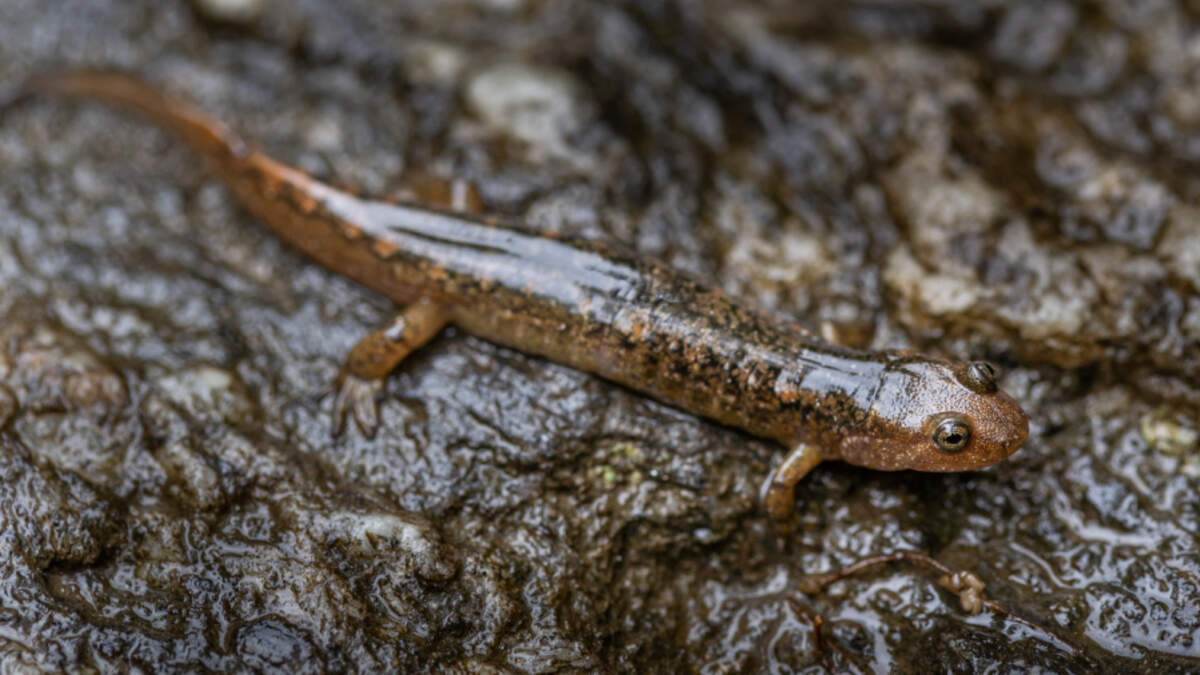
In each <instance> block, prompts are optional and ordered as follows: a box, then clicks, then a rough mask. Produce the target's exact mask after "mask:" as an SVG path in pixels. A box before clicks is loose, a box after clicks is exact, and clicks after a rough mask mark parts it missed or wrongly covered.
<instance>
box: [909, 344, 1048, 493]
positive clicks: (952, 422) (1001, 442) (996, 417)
mask: <svg viewBox="0 0 1200 675" xmlns="http://www.w3.org/2000/svg"><path fill="white" fill-rule="evenodd" d="M974 365H975V364H968V365H967V366H965V367H964V370H967V371H969V370H970V369H971V368H972V367H973V366H974ZM993 372H994V371H993ZM969 378H970V376H965V377H960V379H959V381H960V382H961V383H962V384H963V386H964V388H966V389H968V390H970V394H966V393H965V392H964V395H962V396H960V397H959V398H958V400H957V401H956V403H957V405H956V406H955V407H956V408H958V409H957V410H951V411H947V412H939V413H935V414H932V415H930V416H928V417H927V418H926V420H925V423H924V424H923V425H921V426H922V432H923V434H924V436H925V440H924V443H925V444H926V445H927V447H930V448H932V449H934V450H935V451H936V452H935V453H934V452H924V453H922V454H923V455H924V458H925V462H923V463H925V464H927V466H922V467H914V468H921V469H923V470H926V471H965V470H969V469H980V468H983V467H985V466H990V465H992V464H995V463H996V462H999V461H1000V460H1002V459H1004V458H1006V457H1008V456H1009V455H1011V454H1012V453H1014V452H1016V451H1017V449H1018V448H1020V447H1021V445H1022V444H1024V443H1025V439H1026V438H1027V437H1028V436H1029V418H1028V417H1026V415H1025V412H1024V411H1023V410H1021V407H1020V406H1019V405H1017V402H1016V401H1014V400H1013V399H1012V397H1010V396H1009V395H1008V394H1006V393H1004V392H1003V391H1000V389H999V387H997V386H996V385H995V383H994V380H993V381H992V384H991V385H990V386H988V387H987V389H985V390H983V391H981V389H983V387H977V386H972V385H978V384H979V382H980V381H979V380H976V381H974V382H971V383H970V384H968V382H966V381H964V380H968V379H969ZM989 379H990V378H989Z"/></svg>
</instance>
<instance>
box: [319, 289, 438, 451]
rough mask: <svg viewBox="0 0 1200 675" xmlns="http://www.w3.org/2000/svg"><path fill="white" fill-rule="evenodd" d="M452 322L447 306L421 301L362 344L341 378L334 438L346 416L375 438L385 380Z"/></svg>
mask: <svg viewBox="0 0 1200 675" xmlns="http://www.w3.org/2000/svg"><path fill="white" fill-rule="evenodd" d="M449 320H450V312H449V310H448V308H447V307H446V306H445V305H441V304H438V303H435V302H432V301H430V300H428V299H422V300H418V301H417V302H414V303H413V304H411V305H409V306H408V307H405V308H404V311H402V312H401V313H400V314H399V315H398V316H397V317H396V318H395V319H393V320H392V321H390V322H388V324H387V325H385V326H383V327H382V328H379V329H378V330H375V331H372V332H370V333H368V334H367V335H366V337H364V338H363V339H362V340H359V342H358V344H356V345H354V349H352V350H350V355H349V356H347V357H346V363H345V364H344V365H343V366H342V372H341V374H340V375H339V376H338V384H337V397H336V398H335V399H334V402H333V430H334V434H340V433H341V432H342V430H343V429H344V428H345V426H346V414H347V413H351V414H353V415H354V421H355V423H357V424H358V428H359V430H361V431H362V432H363V433H364V434H365V435H367V436H374V435H375V430H376V428H378V426H379V407H378V406H379V396H380V394H381V393H382V392H383V380H384V378H385V377H387V375H388V373H390V372H392V369H394V368H395V367H396V366H397V365H398V364H399V363H400V362H401V361H403V360H404V358H405V357H407V356H408V355H409V354H411V353H412V352H413V351H414V350H416V349H417V348H418V347H420V346H421V345H423V344H425V343H426V342H429V340H431V339H432V338H433V336H434V335H437V333H438V331H440V330H442V328H444V327H445V325H446V324H447V323H448V322H449Z"/></svg>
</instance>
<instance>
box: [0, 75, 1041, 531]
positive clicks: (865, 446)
mask: <svg viewBox="0 0 1200 675" xmlns="http://www.w3.org/2000/svg"><path fill="white" fill-rule="evenodd" d="M34 94H57V95H65V96H75V97H83V98H90V99H99V100H103V101H106V102H109V103H112V104H117V105H119V106H122V107H125V108H131V109H134V110H137V111H140V112H142V113H144V114H146V115H148V116H149V117H150V118H151V119H153V120H155V121H156V122H158V123H159V124H161V125H162V126H164V127H166V128H167V129H169V130H171V131H173V132H175V133H176V134H177V135H178V136H179V137H181V138H182V139H183V141H185V142H186V143H187V144H188V145H189V146H190V147H191V148H192V149H193V150H194V151H195V152H196V153H198V154H199V155H200V156H201V157H203V158H204V159H205V160H206V162H207V164H208V166H209V167H210V168H211V170H212V171H213V172H214V173H215V174H216V175H217V176H218V177H219V178H220V179H221V180H222V181H223V182H224V184H225V185H226V186H227V187H228V189H229V191H230V192H231V193H232V195H233V196H234V198H236V200H237V201H238V202H240V204H241V205H242V206H243V207H244V208H245V209H246V210H247V211H249V213H250V214H252V215H253V216H255V217H256V218H257V219H259V220H260V221H262V222H263V223H265V224H266V225H267V227H269V228H270V229H271V230H272V231H273V232H274V233H275V235H277V236H278V237H280V238H281V239H283V240H285V241H286V242H288V243H289V244H291V245H292V246H294V247H296V248H298V249H299V250H301V251H303V252H304V253H306V254H307V255H308V256H309V257H311V258H312V259H313V260H315V261H316V262H318V263H320V264H321V265H323V266H325V267H327V268H328V269H330V270H332V271H333V272H336V273H338V274H341V275H343V276H346V277H348V278H350V279H353V280H354V281H356V282H358V283H360V284H362V285H363V286H366V287H367V288H370V289H372V290H374V291H377V292H379V293H382V294H384V295H386V296H387V297H389V298H391V299H392V300H393V301H395V302H396V303H399V304H401V305H403V309H402V310H401V311H400V312H399V313H398V315H397V316H396V318H395V319H394V320H391V321H389V322H388V323H387V324H386V325H384V326H382V327H380V328H379V329H378V330H375V331H373V332H371V333H370V334H368V335H367V336H366V337H364V338H363V339H362V341H361V342H359V343H358V344H357V345H356V346H355V347H354V348H353V349H352V350H351V352H350V354H349V356H348V357H347V359H346V361H345V363H344V365H343V367H342V369H341V374H340V376H339V381H338V383H337V388H336V395H335V398H334V402H333V406H332V408H333V415H332V417H333V420H332V428H333V430H334V433H340V432H341V430H342V428H343V426H344V424H345V420H346V418H347V416H348V415H350V416H352V417H353V418H354V420H355V422H356V424H357V426H358V427H359V428H360V430H361V431H362V432H363V433H365V434H367V435H372V434H373V433H374V430H375V428H376V426H377V424H378V413H377V404H378V399H379V397H380V395H381V391H382V390H381V383H382V382H383V379H384V378H385V377H386V376H387V374H388V373H389V372H390V371H392V369H393V368H395V367H396V366H397V364H399V363H400V362H401V361H402V360H403V359H404V358H405V357H406V356H408V355H409V354H410V353H412V352H413V351H414V350H415V349H417V348H419V347H420V346H421V345H423V344H424V343H426V342H427V341H429V340H430V339H432V338H433V337H434V336H435V335H436V334H437V333H438V332H439V331H441V329H442V328H443V327H444V326H446V325H447V324H453V325H455V326H457V327H459V328H460V329H462V330H464V331H466V332H468V333H471V334H474V335H476V336H479V337H481V338H483V339H486V340H489V341H491V342H494V343H496V344H499V345H503V346H506V347H510V348H513V349H516V350H519V351H522V352H526V353H529V354H533V355H536V356H539V357H544V358H546V359H549V360H551V361H555V362H558V363H562V364H566V365H568V366H570V367H573V368H577V369H580V370H584V371H588V372H590V373H594V374H596V375H599V376H601V377H604V378H607V379H608V380H611V381H613V382H617V383H619V384H621V385H624V386H626V387H629V388H631V389H633V390H636V391H638V392H642V393H643V394H646V395H649V396H651V397H653V398H655V399H657V400H659V401H662V402H664V403H666V404H669V405H672V406H675V407H678V408H680V409H682V410H685V411H688V412H690V413H693V414H695V415H699V416H702V417H706V418H709V419H712V420H715V421H717V422H720V423H722V424H725V425H730V426H733V427H738V428H740V429H743V430H745V431H747V432H749V433H751V434H754V435H756V436H759V437H763V438H767V439H772V440H774V441H777V442H779V443H781V444H783V445H784V446H785V447H786V448H787V449H788V453H787V454H786V455H785V456H784V458H783V460H782V461H781V462H780V463H779V464H778V466H777V467H776V468H775V469H774V470H773V471H772V472H771V473H770V475H769V476H768V477H767V479H766V481H765V483H764V487H763V495H762V499H763V503H764V506H765V509H766V511H767V512H768V513H769V514H770V515H771V516H772V517H773V518H775V519H777V520H783V519H786V518H788V516H789V515H790V514H791V513H792V511H793V509H794V501H795V495H794V488H795V485H796V484H797V482H799V481H800V480H801V479H802V478H803V477H804V476H805V475H806V474H807V473H809V472H810V471H811V470H812V469H813V468H814V467H816V466H817V465H818V464H820V463H821V462H824V461H829V460H842V461H845V462H849V463H851V464H855V465H858V466H862V467H867V468H870V469H879V470H886V471H892V470H901V469H913V470H917V471H936V472H950V471H964V470H971V469H978V468H982V467H986V466H989V465H991V464H994V463H996V462H998V461H1000V460H1002V459H1004V458H1006V457H1008V456H1009V455H1011V454H1012V453H1013V452H1015V451H1016V450H1017V449H1018V448H1019V447H1020V446H1021V445H1022V444H1023V443H1024V442H1025V439H1026V437H1027V435H1028V428H1029V427H1028V419H1027V417H1026V415H1025V413H1024V412H1023V411H1022V410H1021V408H1020V406H1019V405H1018V404H1017V402H1016V401H1015V400H1013V398H1012V397H1010V396H1008V395H1007V394H1006V393H1004V392H1003V391H1001V390H1000V389H999V386H998V384H997V373H996V371H995V370H994V369H993V368H992V367H991V366H990V365H988V364H987V363H985V362H980V361H975V362H952V361H947V360H942V359H937V358H928V357H925V356H921V355H918V354H915V353H910V352H906V351H876V352H869V351H859V350H853V349H849V348H845V347H841V346H837V345H834V344H829V343H827V342H825V341H822V340H820V339H818V338H817V337H816V336H814V335H813V334H812V333H810V332H808V331H806V330H804V329H803V328H800V327H799V326H797V325H795V324H793V323H790V322H788V321H784V320H781V319H779V318H776V317H773V316H770V315H768V314H766V313H764V312H762V311H759V310H757V309H753V308H750V307H747V306H746V305H744V304H739V303H737V302H735V301H734V300H732V299H731V298H730V297H728V296H727V295H726V294H725V293H723V292H721V291H720V290H717V289H714V288H710V287H707V286H705V285H703V284H701V283H699V282H697V281H696V280H695V279H693V278H691V277H689V276H687V275H685V274H682V273H680V272H678V271H676V270H674V269H672V268H670V267H668V266H666V265H664V264H662V263H660V262H657V261H655V260H651V259H647V258H645V257H639V256H638V255H636V254H634V253H632V252H630V251H629V250H627V249H626V248H624V247H623V246H621V245H619V244H617V243H613V242H604V241H594V240H583V239H578V238H573V237H569V236H562V235H558V234H554V233H548V232H533V231H531V230H530V229H528V228H523V227H517V226H514V225H512V224H508V225H506V224H504V223H501V222H499V221H498V220H496V219H492V218H482V217H477V216H476V215H473V214H470V213H467V212H465V211H461V210H451V209H445V208H434V207H432V206H429V205H419V204H416V203H403V202H399V201H379V200H372V199H367V198H364V197H361V196H359V195H357V194H354V193H352V192H350V191H347V190H343V189H338V188H335V187H332V186H330V185H327V184H325V183H322V182H320V181H318V180H317V179H315V178H313V177H311V176H309V175H307V174H305V173H303V172H301V171H299V170H297V169H295V168H292V167H289V166H286V165H284V164H282V163H280V162H278V161H276V160H274V159H272V158H270V157H268V156H267V155H265V154H263V153H262V152H260V151H259V150H257V149H256V148H255V147H254V146H253V145H252V144H250V143H248V142H246V141H245V140H243V139H242V138H241V137H240V136H238V135H237V134H236V133H234V132H233V131H232V130H231V129H229V128H228V127H226V126H225V125H223V124H221V123H220V122H218V121H217V120H215V119H213V118H211V117H209V116H207V115H205V114H203V113H201V112H200V111H199V110H197V109H196V108H194V107H192V106H191V105H189V104H188V103H185V102H183V101H181V100H178V99H175V98H172V97H169V96H166V95H164V94H162V93H160V92H159V91H158V90H156V89H155V88H153V87H151V86H150V85H148V84H146V83H145V82H143V81H142V80H140V79H138V78H136V77H134V76H132V75H129V74H125V73H120V72H113V71H73V72H60V73H52V74H47V75H44V76H40V77H35V78H32V79H30V80H29V81H27V82H26V83H24V84H23V85H22V86H20V87H19V88H17V89H15V90H14V91H13V93H12V94H11V95H9V96H8V97H7V99H8V100H7V101H6V102H5V103H0V105H5V106H6V105H11V104H13V103H15V102H16V101H18V100H23V99H25V98H28V97H29V96H31V95H34Z"/></svg>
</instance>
